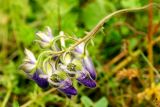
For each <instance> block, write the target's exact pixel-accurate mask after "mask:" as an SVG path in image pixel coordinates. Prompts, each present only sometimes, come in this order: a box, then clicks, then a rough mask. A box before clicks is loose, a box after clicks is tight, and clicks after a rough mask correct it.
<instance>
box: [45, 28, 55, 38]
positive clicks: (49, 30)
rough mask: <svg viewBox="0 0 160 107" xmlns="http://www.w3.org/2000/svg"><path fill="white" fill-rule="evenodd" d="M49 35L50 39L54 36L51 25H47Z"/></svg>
mask: <svg viewBox="0 0 160 107" xmlns="http://www.w3.org/2000/svg"><path fill="white" fill-rule="evenodd" d="M46 33H47V35H48V37H49V38H50V39H52V38H53V35H52V30H51V28H50V27H49V26H47V32H46Z"/></svg>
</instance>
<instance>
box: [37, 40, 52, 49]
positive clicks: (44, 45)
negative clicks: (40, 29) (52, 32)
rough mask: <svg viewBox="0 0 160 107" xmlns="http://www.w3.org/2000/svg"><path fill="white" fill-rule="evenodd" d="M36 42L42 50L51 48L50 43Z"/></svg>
mask: <svg viewBox="0 0 160 107" xmlns="http://www.w3.org/2000/svg"><path fill="white" fill-rule="evenodd" d="M35 42H37V43H38V44H39V45H40V47H41V48H46V47H48V46H49V43H48V42H44V41H41V40H35Z"/></svg>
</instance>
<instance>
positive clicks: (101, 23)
mask: <svg viewBox="0 0 160 107" xmlns="http://www.w3.org/2000/svg"><path fill="white" fill-rule="evenodd" d="M150 6H157V7H158V8H160V5H158V4H156V3H152V4H148V5H145V6H143V7H138V8H131V9H122V10H118V11H115V12H113V13H111V14H109V15H107V16H106V17H104V18H103V19H102V20H100V22H99V23H98V24H97V25H96V26H95V27H94V28H93V29H92V30H91V31H90V32H89V33H87V35H86V36H85V37H83V38H82V39H81V40H80V41H78V42H76V43H75V44H73V45H72V46H71V47H70V48H69V50H72V49H74V48H75V47H76V46H77V45H79V44H81V43H82V42H86V41H87V40H89V39H91V38H92V37H93V36H94V35H95V34H96V33H97V32H98V31H99V29H100V28H101V27H102V26H103V24H104V23H105V22H106V21H107V20H109V19H110V18H112V17H113V16H116V15H118V14H122V13H126V12H132V11H133V12H134V11H139V10H144V9H146V8H148V7H150Z"/></svg>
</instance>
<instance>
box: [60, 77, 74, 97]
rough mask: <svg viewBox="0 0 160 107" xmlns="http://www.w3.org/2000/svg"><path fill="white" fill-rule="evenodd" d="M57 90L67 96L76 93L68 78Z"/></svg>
mask: <svg viewBox="0 0 160 107" xmlns="http://www.w3.org/2000/svg"><path fill="white" fill-rule="evenodd" d="M58 90H59V91H61V92H63V93H65V94H66V95H67V96H68V97H69V98H70V97H71V96H72V95H77V90H76V89H75V88H74V87H73V86H72V83H71V81H70V80H69V79H68V80H65V81H63V82H62V83H61V86H60V87H59V88H58Z"/></svg>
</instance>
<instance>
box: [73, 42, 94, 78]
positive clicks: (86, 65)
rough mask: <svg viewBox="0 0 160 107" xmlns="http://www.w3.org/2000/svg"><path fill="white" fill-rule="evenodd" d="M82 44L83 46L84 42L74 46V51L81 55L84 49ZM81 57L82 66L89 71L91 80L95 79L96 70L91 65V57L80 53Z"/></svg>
mask: <svg viewBox="0 0 160 107" xmlns="http://www.w3.org/2000/svg"><path fill="white" fill-rule="evenodd" d="M84 46H85V44H84V43H81V44H80V45H78V46H77V47H76V48H75V52H77V53H79V54H81V55H82V54H83V53H84V51H85V50H84ZM86 53H87V52H86ZM87 54H88V53H87ZM82 58H83V62H82V63H83V66H84V68H85V69H86V71H87V72H89V74H90V76H91V78H92V79H93V80H95V79H96V70H95V67H94V65H93V62H92V60H91V58H90V57H89V56H88V55H85V56H83V55H82Z"/></svg>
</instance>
